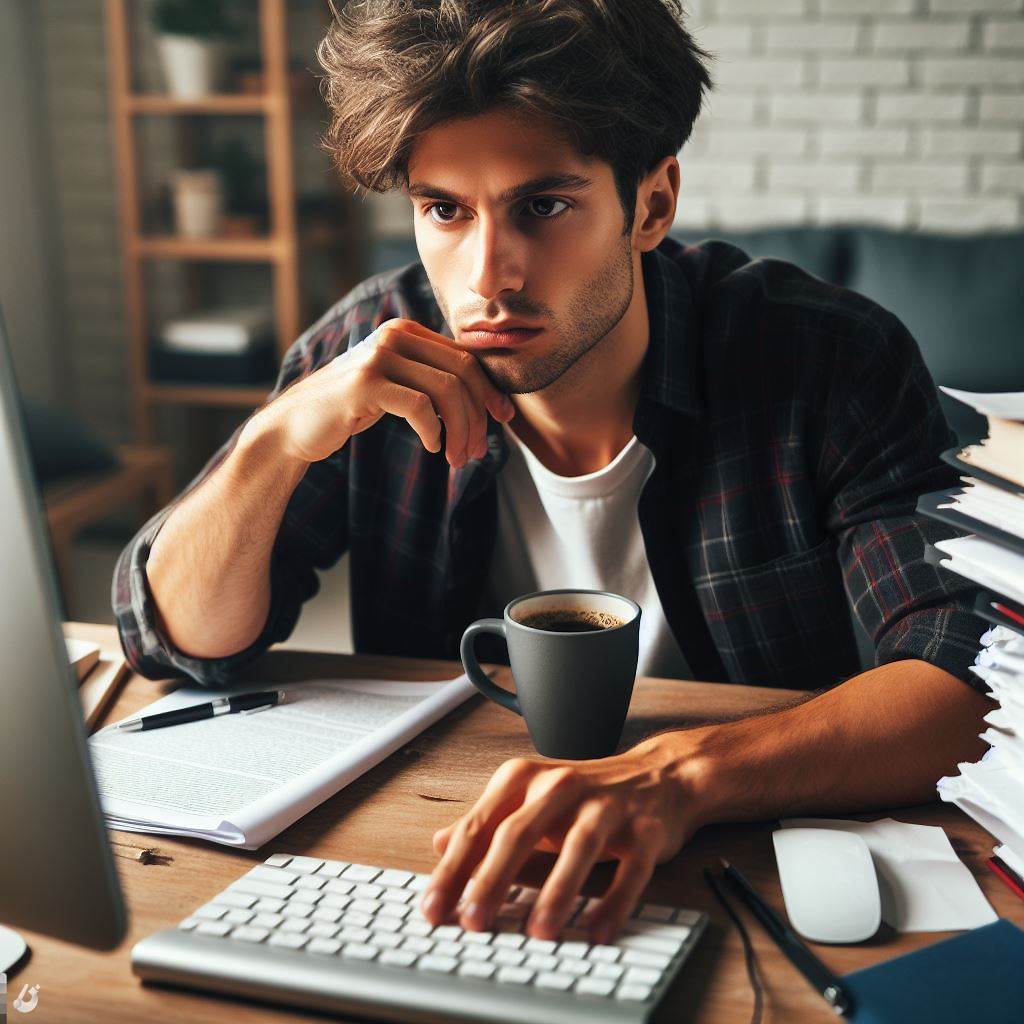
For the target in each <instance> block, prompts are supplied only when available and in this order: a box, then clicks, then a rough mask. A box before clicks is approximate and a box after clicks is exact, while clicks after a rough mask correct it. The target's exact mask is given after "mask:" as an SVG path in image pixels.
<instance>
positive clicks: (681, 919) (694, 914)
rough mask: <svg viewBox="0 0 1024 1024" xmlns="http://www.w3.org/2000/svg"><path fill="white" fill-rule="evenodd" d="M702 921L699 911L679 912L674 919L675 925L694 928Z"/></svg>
mask: <svg viewBox="0 0 1024 1024" xmlns="http://www.w3.org/2000/svg"><path fill="white" fill-rule="evenodd" d="M699 920H700V911H699V910H677V911H676V916H675V917H674V918H672V923H673V924H685V925H687V926H688V927H690V928H692V927H693V926H694V925H695V924H696V923H697V922H698V921H699Z"/></svg>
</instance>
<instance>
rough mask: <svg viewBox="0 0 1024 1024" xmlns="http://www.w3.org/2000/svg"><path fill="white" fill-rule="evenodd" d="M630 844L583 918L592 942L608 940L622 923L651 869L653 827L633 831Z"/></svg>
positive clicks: (654, 861)
mask: <svg viewBox="0 0 1024 1024" xmlns="http://www.w3.org/2000/svg"><path fill="white" fill-rule="evenodd" d="M634 837H635V838H634V841H633V845H632V846H630V847H629V849H628V850H627V851H626V852H625V853H624V854H623V855H622V857H621V859H620V860H619V866H618V867H617V868H616V869H615V875H614V877H613V878H612V883H611V885H609V886H608V891H607V892H606V893H605V894H604V896H602V897H601V900H600V901H599V902H598V904H597V906H595V907H594V909H593V910H592V911H591V912H590V913H588V915H587V919H586V920H585V921H584V922H583V925H584V927H585V928H586V929H587V930H588V932H589V933H590V939H591V941H592V942H594V943H595V944H597V943H606V942H608V941H609V940H610V939H611V938H612V937H613V936H614V935H615V933H616V932H618V930H619V929H620V928H621V927H622V926H623V924H625V922H626V918H627V917H629V915H630V914H631V913H632V911H633V908H634V907H635V906H636V904H637V900H639V899H640V894H641V893H642V892H643V891H644V888H645V886H646V885H647V883H648V882H649V881H650V879H651V875H652V874H653V873H654V868H655V865H656V864H657V863H658V855H659V852H660V851H659V848H658V844H657V842H656V841H655V837H654V834H653V830H651V829H646V828H643V827H642V828H641V829H640V830H639V834H637V832H636V831H635V832H634Z"/></svg>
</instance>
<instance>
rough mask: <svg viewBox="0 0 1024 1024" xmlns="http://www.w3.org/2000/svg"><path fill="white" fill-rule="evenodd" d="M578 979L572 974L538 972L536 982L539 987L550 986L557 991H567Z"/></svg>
mask: <svg viewBox="0 0 1024 1024" xmlns="http://www.w3.org/2000/svg"><path fill="white" fill-rule="evenodd" d="M575 980H576V979H575V978H574V977H573V976H572V975H571V974H558V973H557V972H555V973H549V974H538V975H537V980H536V981H535V982H534V984H535V985H536V986H537V988H550V989H554V990H555V991H556V992H567V991H568V990H569V989H570V988H571V987H572V983H573V982H574V981H575Z"/></svg>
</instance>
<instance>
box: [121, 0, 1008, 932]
mask: <svg viewBox="0 0 1024 1024" xmlns="http://www.w3.org/2000/svg"><path fill="white" fill-rule="evenodd" d="M707 56H708V55H707V54H704V53H703V51H701V50H699V49H698V48H697V47H696V46H695V45H694V43H693V40H692V39H691V38H690V37H689V36H688V34H687V33H686V32H685V30H684V29H683V28H682V25H681V21H680V12H679V10H678V4H677V3H676V2H675V0H671V3H670V2H668V0H631V2H630V3H628V4H627V3H619V2H618V0H614V2H613V0H552V2H543V3H537V4H499V3H497V2H494V3H479V2H477V3H470V2H469V0H446V2H444V3H442V4H436V3H428V2H426V0H422V2H417V3H413V4H402V3H399V2H398V0H393V2H392V0H378V2H375V3H371V4H360V5H347V6H346V7H345V8H344V9H343V10H342V11H341V12H340V13H339V14H338V15H337V19H336V21H335V23H334V25H333V27H332V29H331V31H330V33H329V35H328V36H327V38H326V39H325V40H324V43H323V44H322V45H321V51H320V57H321V61H322V63H323V64H324V66H325V68H326V70H327V78H326V85H327V96H328V99H329V101H330V103H331V105H332V108H333V113H334V118H333V123H332V126H331V130H330V132H329V134H328V139H327V142H328V145H329V146H330V147H331V148H332V150H333V152H334V156H335V159H336V162H337V164H338V167H339V169H340V170H341V171H342V172H343V174H344V175H345V177H346V179H347V180H350V181H353V182H356V183H358V184H360V185H363V186H366V187H371V188H375V189H378V190H384V189H386V188H389V187H393V186H395V185H398V186H400V187H401V188H402V189H403V190H404V191H405V192H406V194H407V195H408V196H409V197H410V199H411V202H412V205H413V216H414V224H415V233H416V242H417V246H418V250H419V254H420V257H421V260H422V262H421V263H420V262H417V263H413V264H411V265H409V266H407V267H404V268H401V269H400V270H397V271H394V272H391V273H387V274H383V275H378V276H377V277H374V278H372V279H370V280H368V281H366V282H364V283H363V284H361V285H360V286H358V287H357V288H356V289H354V290H353V291H352V292H351V293H350V294H349V295H348V296H346V297H345V298H344V299H342V300H341V302H340V303H338V305H337V306H335V307H334V308H333V309H332V310H331V311H330V312H328V313H327V314H326V315H325V316H324V317H323V318H322V319H321V320H320V321H319V322H318V323H317V324H315V325H314V326H313V327H311V328H310V329H309V330H308V331H307V332H306V333H305V334H304V335H303V336H302V337H301V338H300V339H299V340H298V341H297V342H296V343H295V345H294V346H293V347H292V348H291V349H290V350H289V352H288V353H287V355H286V357H285V360H284V365H283V367H282V370H281V375H280V380H279V382H278V385H277V388H276V389H275V391H274V393H273V394H272V395H271V397H270V399H269V400H268V401H267V403H266V404H265V405H264V406H263V407H261V408H260V409H259V410H257V411H256V413H254V414H253V415H252V416H251V417H250V418H249V420H248V421H247V422H246V423H245V424H244V426H243V427H242V428H241V429H240V431H239V432H238V433H237V434H236V436H235V437H234V438H232V439H231V441H230V442H229V443H228V444H227V445H225V447H224V448H223V449H222V450H221V451H220V452H219V453H218V454H217V455H216V456H215V457H214V459H213V460H212V462H211V463H210V465H209V466H208V467H207V469H206V470H205V471H204V473H203V474H202V475H201V477H200V479H199V481H198V482H197V483H196V484H194V485H193V486H192V487H191V488H190V489H189V490H188V491H187V492H186V493H185V494H184V495H183V496H182V497H181V498H180V499H178V500H177V501H176V502H175V503H174V504H173V505H172V506H171V507H170V508H168V509H166V510H165V511H164V512H162V513H160V514H159V515H158V516H157V517H155V518H154V519H153V520H152V521H151V522H150V523H148V524H147V525H146V526H145V527H144V528H143V530H142V531H141V533H140V534H139V536H138V537H137V538H136V539H135V540H134V541H133V542H132V544H131V545H130V546H129V547H128V548H127V549H126V551H125V553H124V554H123V556H122V559H121V562H120V564H119V566H118V570H117V576H116V580H115V605H116V611H117V617H118V622H119V625H120V629H121V635H122V638H123V642H124V646H125V650H126V651H127V653H128V656H129V658H130V660H131V662H132V664H133V666H134V667H135V668H136V669H138V670H140V671H142V672H144V673H147V674H150V675H155V676H166V675H169V674H176V673H178V674H186V675H189V676H191V677H193V678H195V679H197V680H199V681H201V682H204V683H209V684H217V683H221V682H224V681H226V680H227V679H229V678H230V677H231V675H232V673H233V672H234V670H235V669H236V668H237V667H238V666H239V665H241V664H243V663H244V662H246V661H248V660H249V659H250V658H252V657H254V656H255V655H256V654H258V653H259V652H261V651H262V650H264V649H265V648H266V647H267V646H268V645H269V644H270V643H272V642H274V641H278V640H281V639H283V638H284V637H286V636H287V635H288V634H289V633H290V631H291V629H292V628H293V626H294V624H295V621H296V618H297V616H298V612H299V608H300V605H301V603H302V601H303V600H305V599H307V598H308V597H310V596H311V595H312V594H313V593H314V592H315V590H316V587H317V582H316V575H315V570H316V569H322V568H326V567H327V566H329V565H331V564H333V563H334V562H335V561H336V560H337V559H338V558H339V557H340V556H341V554H342V553H343V552H344V551H346V550H348V551H349V552H350V554H351V567H352V572H351V580H352V595H353V609H354V611H353V627H354V633H355V643H356V647H357V649H358V650H360V651H375V652H386V653H393V654H405V655H421V656H432V657H433V656H443V657H449V658H455V657H457V656H458V653H457V652H458V640H459V637H460V635H461V633H462V631H463V629H464V628H465V626H466V625H467V624H468V623H469V622H470V621H471V620H472V619H474V618H476V617H477V616H479V615H481V614H488V615H497V614H500V610H501V607H502V605H503V604H504V602H505V601H506V600H508V599H509V598H510V597H512V596H514V595H515V594H517V593H521V592H523V591H524V590H531V589H539V588H541V587H545V588H546V587H550V586H573V587H598V588H602V589H611V590H618V591H621V592H625V593H627V594H628V595H629V596H631V597H633V598H635V599H636V600H638V601H639V602H640V604H641V605H642V606H643V609H644V623H645V633H644V635H643V642H642V652H641V671H642V672H651V673H654V674H661V675H677V676H682V677H690V678H697V679H706V680H719V681H722V682H733V683H747V684H753V685H772V686H785V687H793V688H799V689H805V690H809V691H810V690H814V689H815V688H817V689H819V690H822V691H823V692H820V693H818V695H816V696H813V697H812V698H811V699H808V700H806V701H804V702H802V703H799V704H797V705H791V706H788V707H785V708H781V709H779V710H777V711H775V712H773V713H770V714H764V715H760V716H757V717H751V718H747V719H744V720H740V721H733V722H728V723H724V724H722V723H720V724H715V725H709V726H704V727H700V728H691V729H686V730H676V731H668V732H665V733H662V734H660V735H658V736H655V737H653V738H652V739H649V740H647V741H645V742H643V743H641V744H639V745H638V746H636V747H634V748H633V749H631V750H629V751H626V752H625V753H623V754H620V755H617V756H615V757H610V758H607V759H604V760H600V761H594V762H577V763H557V762H550V761H541V760H539V759H520V760H516V761H513V762H510V763H507V764H505V765H503V766H501V768H499V770H498V771H497V772H496V773H495V775H494V777H493V779H492V780H491V782H490V783H489V785H488V786H487V788H486V790H485V792H484V793H483V795H482V796H481V797H480V799H479V801H478V802H477V804H476V805H475V806H474V807H473V808H472V809H471V810H470V811H469V812H468V813H467V814H465V815H464V816H463V817H462V818H460V819H459V820H458V821H456V822H455V823H453V824H452V825H451V826H449V827H448V828H446V829H444V830H442V831H441V832H439V833H438V834H437V836H436V837H435V846H436V849H437V851H438V853H439V854H440V855H441V860H440V863H439V864H438V866H437V868H436V870H435V873H434V878H433V882H432V885H431V887H430V889H429V890H428V892H427V893H426V894H425V896H424V903H423V908H424V913H425V914H426V915H427V916H428V917H429V918H430V919H431V920H433V921H435V922H436V921H439V920H441V919H442V918H444V917H445V916H446V915H448V914H449V913H450V912H451V911H452V909H453V908H454V907H455V906H456V902H457V900H458V899H459V897H460V896H461V895H462V894H463V891H464V888H465V885H466V882H467V881H468V880H469V878H470V877H471V876H473V878H474V884H473V887H472V890H471V893H470V894H469V895H468V896H467V898H466V900H465V903H464V906H463V908H462V910H461V920H462V922H463V924H464V925H465V926H466V927H470V928H484V927H486V926H487V924H488V922H489V921H490V920H491V919H492V917H493V914H494V912H495V909H496V908H497V907H498V906H499V905H500V903H501V901H502V897H503V895H504V894H505V893H506V891H507V889H508V886H509V885H510V884H511V883H512V881H513V879H514V877H515V874H516V872H517V870H518V869H519V868H520V866H521V865H522V863H523V862H524V860H525V859H526V857H527V856H528V855H529V854H530V853H531V852H532V851H533V850H535V849H544V850H549V851H550V850H554V851H559V856H558V858H557V861H556V863H555V867H554V869H553V871H552V872H551V875H550V877H549V879H548V881H547V883H546V885H545V886H544V889H543V891H542V893H541V895H540V897H539V899H538V901H537V904H536V907H535V908H534V911H533V914H532V917H531V919H530V922H529V930H530V932H531V934H533V935H534V936H537V937H541V938H550V937H553V936H555V935H556V934H557V933H558V931H559V929H560V926H561V925H562V924H563V922H564V921H565V919H566V917H567V915H568V913H569V910H570V907H571V906H572V904H573V901H574V898H575V896H576V894H577V893H578V891H579V888H580V886H581V884H582V883H583V881H584V879H585V878H586V876H587V874H588V872H589V871H590V869H591V867H592V866H593V865H594V863H595V862H597V861H598V860H603V859H616V860H618V862H619V865H618V868H617V870H616V873H615V875H614V878H613V881H612V883H611V885H610V888H609V890H608V892H607V893H606V894H605V896H604V897H603V899H602V901H601V902H600V903H599V904H598V905H597V906H596V909H595V910H594V911H593V912H592V913H591V917H590V919H589V921H588V924H589V926H590V928H591V931H592V934H593V936H594V937H595V938H596V939H598V940H600V939H603V938H606V937H608V936H609V935H611V934H612V933H613V932H614V931H615V930H616V928H617V927H618V926H619V925H620V924H621V922H622V921H623V919H624V918H625V916H626V915H627V914H628V912H629V910H630V909H631V907H632V905H633V903H634V902H635V900H636V899H637V898H638V896H639V895H640V893H641V891H642V889H643V887H644V885H645V884H646V883H647V881H648V879H649V877H650V875H651V872H652V870H653V868H654V866H655V865H656V864H657V863H659V862H661V861H664V860H666V859H668V858H670V857H672V856H673V855H674V854H675V853H676V852H677V851H678V850H679V849H680V848H681V846H682V845H683V843H684V842H685V841H686V840H687V838H688V837H689V836H690V835H692V834H693V832H694V831H695V830H696V829H698V828H700V827H701V826H702V825H704V824H706V823H709V822H714V821H726V820H729V821H736V820H743V819H746V820H757V819H762V820H763V819H767V818H772V817H776V816H779V815H785V814H799V813H805V812H809V813H826V814H827V813H832V812H842V811H854V810H858V809H867V808H875V807H881V806H885V805H898V804H907V803H914V802H918V801H925V800H929V799H931V798H932V797H933V794H934V788H933V787H934V783H935V780H936V779H937V778H938V777H939V776H941V775H942V774H943V773H945V772H947V771H949V770H950V769H952V768H953V766H954V765H955V764H956V762H957V761H959V760H964V759H967V760H970V759H973V758H975V757H976V756H977V755H978V754H979V753H980V750H981V743H980V741H979V740H978V739H977V734H978V733H979V732H980V731H981V717H982V715H983V714H984V713H985V711H986V710H987V709H988V708H989V707H990V702H989V701H988V699H987V698H986V697H985V696H984V693H983V692H982V691H979V690H978V689H975V688H973V686H972V683H976V681H973V680H972V676H971V674H970V673H969V672H968V671H967V666H968V665H969V664H970V662H971V661H972V659H973V656H974V654H975V652H976V650H977V642H978V638H979V636H980V634H981V632H982V631H983V629H984V624H983V623H981V622H980V621H979V620H978V619H977V618H975V617H974V615H973V614H972V613H971V612H970V610H969V602H968V597H969V595H968V594H967V592H966V591H964V590H963V589H961V588H960V587H958V585H957V584H955V583H953V582H952V581H951V577H947V576H945V575H943V574H940V573H938V572H937V571H936V570H935V569H934V568H932V567H930V566H929V565H928V564H926V563H925V562H924V560H923V551H924V543H925V541H926V540H927V539H934V538H937V537H939V536H944V535H946V534H945V533H943V531H942V529H941V528H940V527H938V526H937V525H935V524H931V523H929V522H926V521H924V520H923V519H921V518H920V517H918V516H917V515H916V514H915V512H914V507H915V498H916V496H917V495H918V494H919V493H921V492H923V491H927V490H931V489H935V488H938V487H940V486H943V485H944V484H946V483H947V482H949V481H950V480H951V479H952V475H951V473H950V472H949V471H948V470H946V469H945V468H944V467H943V465H942V464H941V463H940V461H939V459H938V453H939V452H940V451H941V450H942V449H943V448H945V447H946V446H948V445H949V444H951V440H952V439H951V435H950V432H949V430H948V428H947V426H946V423H945V421H944V419H943V417H942V414H941V412H940V410H939V406H938V403H937V400H936V395H935V389H934V386H933V384H932V381H931V379H930V377H929V375H928V373H927V371H926V369H925V367H924V365H923V363H922V361H921V357H920V354H919V352H918V349H917V346H916V344H915V343H914V340H913V339H912V338H911V337H910V335H909V334H908V332H907V330H906V329H905V328H904V326H903V325H902V324H901V323H900V321H899V320H898V319H897V318H896V317H895V316H893V315H892V314H890V313H888V312H887V311H885V310H884V309H882V308H880V307H879V306H878V305H876V304H875V303H873V302H871V301H870V300H868V299H867V298H864V297H862V296H860V295H857V294H855V293H852V292H849V291H846V290H844V289H841V288H837V287H833V286H830V285H827V284H825V283H823V282H821V281H819V280H817V279H815V278H812V277H810V276H809V275H807V274H805V273H803V272H802V271H800V270H799V269H797V268H796V267H794V266H792V265H790V264H787V263H783V262H779V261H773V260H757V261H753V262H752V261H750V260H749V259H748V258H747V257H746V255H745V254H744V253H742V252H741V251H740V250H738V249H737V248H735V247H733V246H730V245H727V244H725V243H722V242H706V243H704V244H702V245H699V246H694V247H689V248H687V247H684V246H682V245H680V244H678V243H677V242H675V241H673V240H672V239H671V238H668V237H666V236H667V233H668V231H669V229H670V228H671V226H672V224H673V219H674V217H675V213H676V207H677V203H678V201H679V197H680V168H679V163H678V160H677V159H676V153H677V152H678V151H679V149H680V148H681V146H682V144H683V142H685V140H686V139H687V138H688V137H689V133H690V129H691V127H692V124H693V121H694V119H695V118H696V116H697V114H698V112H699V109H700V104H701V99H702V93H703V91H704V90H705V89H706V88H708V87H709V86H710V79H709V77H708V74H707V71H706V70H705V67H704V65H703V64H702V62H701V59H700V58H701V57H705V58H706V57H707ZM683 201H684V202H685V197H684V199H683ZM504 327H509V328H511V330H510V331H509V332H508V333H490V334H488V333H487V331H488V330H494V329H496V330H498V331H499V332H500V331H501V329H502V328H504ZM475 328H479V329H478V330H475ZM442 423H443V430H442ZM847 598H849V599H850V601H851V602H852V606H853V609H854V611H855V613H856V615H857V617H858V618H859V620H860V622H861V623H862V625H863V626H864V627H865V628H866V630H867V632H868V634H869V635H870V636H871V637H872V639H873V641H874V644H875V650H876V664H877V667H875V668H874V669H872V670H871V671H868V672H864V673H860V674H858V662H857V655H856V647H855V643H854V639H853V633H852V629H851V624H850V620H849V617H848V615H847ZM809 696H810V695H809Z"/></svg>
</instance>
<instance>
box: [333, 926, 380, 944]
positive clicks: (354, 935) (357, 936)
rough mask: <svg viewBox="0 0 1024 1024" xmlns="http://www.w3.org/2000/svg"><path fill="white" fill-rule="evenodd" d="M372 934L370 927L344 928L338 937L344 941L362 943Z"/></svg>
mask: <svg viewBox="0 0 1024 1024" xmlns="http://www.w3.org/2000/svg"><path fill="white" fill-rule="evenodd" d="M372 934H373V932H371V931H370V929H369V928H342V929H341V931H340V932H338V934H337V936H336V938H339V939H341V940H342V941H344V942H356V943H361V942H366V940H367V939H369V937H370V936H371V935H372Z"/></svg>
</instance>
